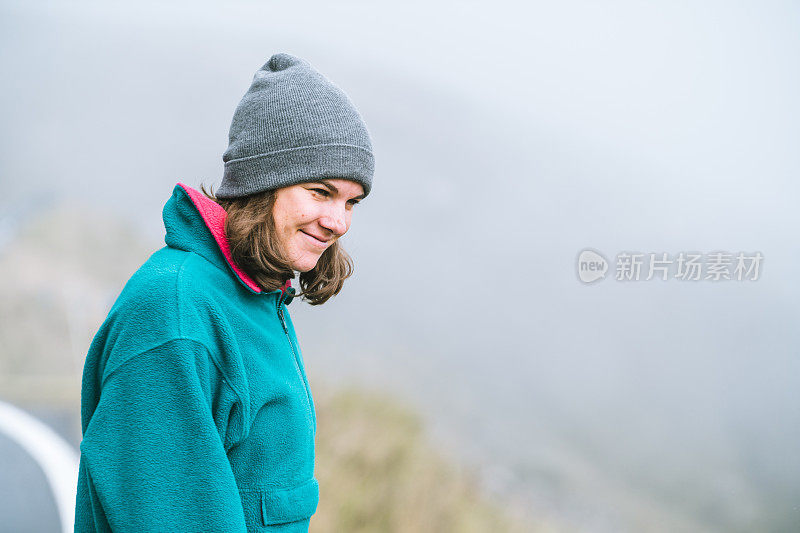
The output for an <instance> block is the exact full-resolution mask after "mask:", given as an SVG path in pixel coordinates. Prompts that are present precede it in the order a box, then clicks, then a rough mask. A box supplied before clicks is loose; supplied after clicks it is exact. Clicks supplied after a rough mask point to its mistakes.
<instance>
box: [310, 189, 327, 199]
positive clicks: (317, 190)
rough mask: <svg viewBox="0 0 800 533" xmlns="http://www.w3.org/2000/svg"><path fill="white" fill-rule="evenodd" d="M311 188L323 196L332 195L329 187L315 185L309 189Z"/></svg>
mask: <svg viewBox="0 0 800 533" xmlns="http://www.w3.org/2000/svg"><path fill="white" fill-rule="evenodd" d="M309 190H310V191H312V192H315V193H317V194H319V195H320V196H322V197H323V198H327V197H328V196H330V195H331V193H330V191H329V190H328V189H322V188H319V187H315V188H313V189H309Z"/></svg>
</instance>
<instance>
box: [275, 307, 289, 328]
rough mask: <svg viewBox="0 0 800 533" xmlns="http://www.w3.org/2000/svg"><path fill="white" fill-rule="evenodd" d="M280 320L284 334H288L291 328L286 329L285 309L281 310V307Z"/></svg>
mask: <svg viewBox="0 0 800 533" xmlns="http://www.w3.org/2000/svg"><path fill="white" fill-rule="evenodd" d="M278 305H279V306H280V301H278ZM278 318H280V319H281V326H283V332H284V333H286V334H288V333H289V328H287V327H286V320H284V318H283V309H281V308H280V307H278Z"/></svg>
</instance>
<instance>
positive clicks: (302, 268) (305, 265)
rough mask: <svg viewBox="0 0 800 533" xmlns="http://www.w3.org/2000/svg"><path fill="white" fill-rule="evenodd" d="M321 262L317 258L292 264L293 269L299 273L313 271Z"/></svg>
mask: <svg viewBox="0 0 800 533" xmlns="http://www.w3.org/2000/svg"><path fill="white" fill-rule="evenodd" d="M318 262H319V257H316V258H306V259H302V260H300V261H295V262H294V263H293V264H292V268H293V269H294V270H296V271H297V272H308V271H309V270H313V269H314V267H315V266H317V263H318Z"/></svg>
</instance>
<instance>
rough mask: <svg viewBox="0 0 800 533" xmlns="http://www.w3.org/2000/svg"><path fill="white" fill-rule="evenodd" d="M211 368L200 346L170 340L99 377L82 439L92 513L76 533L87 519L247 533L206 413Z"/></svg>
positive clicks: (119, 525)
mask: <svg viewBox="0 0 800 533" xmlns="http://www.w3.org/2000/svg"><path fill="white" fill-rule="evenodd" d="M213 371H214V368H213V365H210V364H209V356H208V352H207V350H206V349H205V347H203V345H201V344H200V343H198V342H196V341H192V340H188V339H174V340H171V341H169V342H167V343H165V344H162V345H160V346H158V347H155V348H153V349H151V350H148V351H146V352H144V353H140V354H137V355H135V356H133V357H131V358H130V359H128V360H127V361H126V362H124V363H122V364H121V365H120V366H119V367H117V368H115V369H113V370H111V371H110V373H108V374H107V375H106V377H105V379H104V383H103V387H102V391H101V393H100V400H99V403H98V404H97V408H96V409H95V411H94V413H93V414H92V417H91V419H90V421H89V424H88V425H87V427H86V431H85V432H84V437H83V442H82V443H81V472H80V475H81V477H82V479H81V481H80V483H83V484H84V493H85V494H84V496H85V498H84V499H83V500H84V501H85V502H89V503H88V506H89V507H90V508H91V511H90V512H91V517H89V516H84V517H82V518H81V519H80V520H78V521H76V530H80V528H82V527H84V526H83V525H81V522H82V521H84V520H88V521H89V522H94V527H92V528H91V529H97V530H104V529H106V528H109V527H110V529H112V530H113V531H123V532H124V531H132V532H133V531H135V532H148V531H226V532H227V531H231V532H246V531H247V527H246V525H245V518H244V511H243V508H242V502H241V497H240V495H239V491H238V488H237V485H236V480H235V478H234V475H233V472H232V470H231V466H230V463H229V461H228V458H227V455H226V453H225V448H224V445H223V442H222V439H221V437H220V432H219V430H218V429H217V426H216V424H215V422H214V417H213V414H212V410H211V409H212V405H213V404H214V402H213V399H212V398H211V396H212V395H211V394H210V393H209V391H211V390H212V387H213V385H212V384H213V382H214V380H213V379H211V380H210V379H209V375H210V373H211V372H213ZM79 492H80V491H79ZM80 503H81V497H80V494H79V498H78V504H79V506H80ZM78 511H79V512H80V509H79V510H78ZM84 514H85V515H88V514H89V513H88V512H87V513H84ZM98 520H99V521H100V522H101V523H99V524H98V523H97V522H98Z"/></svg>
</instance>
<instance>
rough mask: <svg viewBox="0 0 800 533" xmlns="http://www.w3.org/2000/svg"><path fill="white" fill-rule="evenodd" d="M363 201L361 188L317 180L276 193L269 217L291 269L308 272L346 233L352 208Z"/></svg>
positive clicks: (349, 182)
mask: <svg viewBox="0 0 800 533" xmlns="http://www.w3.org/2000/svg"><path fill="white" fill-rule="evenodd" d="M363 197H364V187H362V186H361V184H359V183H356V182H354V181H350V180H343V179H321V180H319V181H312V182H309V183H300V184H297V185H292V186H291V187H283V188H281V189H278V190H277V191H276V195H275V205H274V206H273V210H272V216H273V218H274V220H275V229H276V233H277V235H278V242H279V243H280V245H281V248H282V249H283V251H284V253H285V254H286V256H287V257H288V259H289V264H290V265H291V267H292V269H294V270H296V271H299V272H308V271H309V270H311V269H312V268H314V266H315V265H316V264H317V261H318V260H319V257H320V256H321V255H322V252H324V251H325V249H326V248H328V246H330V245H331V244H333V243H334V241H336V239H338V238H339V237H341V236H342V235H344V234H345V233H347V230H348V229H350V217H351V216H352V214H353V206H354V205H355V204H357V203H358V201H359V200H361V199H362V198H363Z"/></svg>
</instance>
